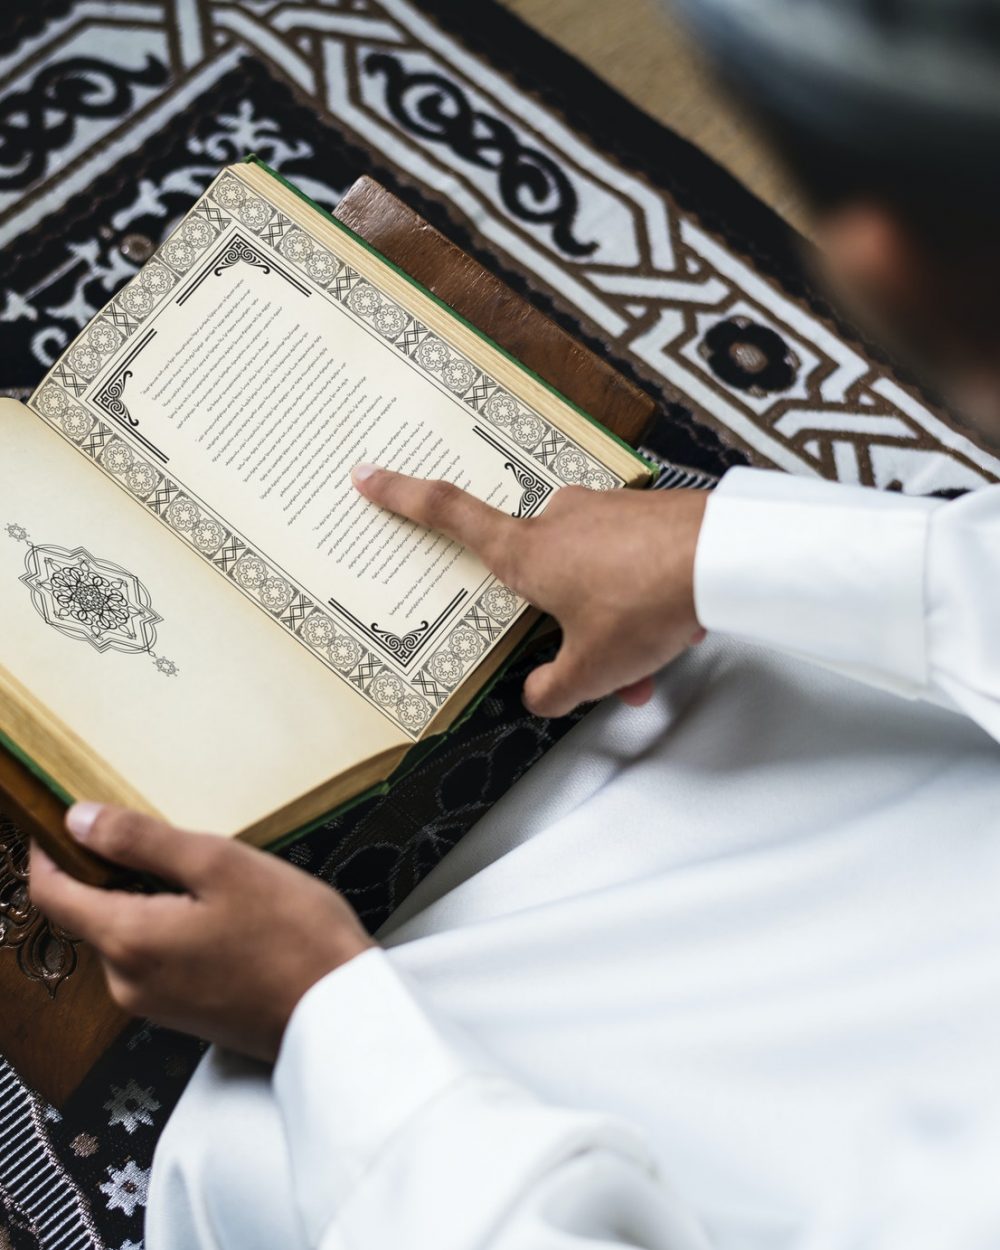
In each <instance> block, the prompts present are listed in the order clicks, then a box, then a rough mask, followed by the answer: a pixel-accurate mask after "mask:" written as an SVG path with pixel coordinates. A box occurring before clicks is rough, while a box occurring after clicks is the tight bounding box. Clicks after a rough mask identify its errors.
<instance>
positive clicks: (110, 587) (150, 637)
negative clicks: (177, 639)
mask: <svg viewBox="0 0 1000 1250" xmlns="http://www.w3.org/2000/svg"><path fill="white" fill-rule="evenodd" d="M7 534H8V536H9V537H10V538H12V539H14V540H15V542H23V543H25V544H26V546H27V548H28V554H27V555H26V557H25V561H24V567H25V572H24V573H23V574H22V575H21V578H20V580H21V581H22V582H23V583H24V585H25V586H27V587H28V590H29V592H30V594H31V602H32V604H33V605H34V607H35V610H36V611H37V612H38V614H39V616H41V618H42V620H43V621H45V623H46V624H47V625H50V626H51V627H52V628H53V629H55V630H57V631H58V632H59V633H60V634H63V635H64V636H65V637H67V638H75V639H80V640H81V641H85V642H88V643H89V644H90V645H91V646H92V647H94V649H95V650H97V651H100V652H105V651H108V650H111V651H122V652H126V653H131V654H138V653H140V652H143V653H146V654H148V655H149V656H150V657H151V658H152V659H153V660H156V659H157V658H158V657H157V656H156V654H155V652H154V651H153V644H154V643H155V641H156V626H157V625H158V624H159V623H160V620H161V617H160V616H159V614H158V613H157V612H155V611H154V610H153V606H152V604H151V603H150V598H149V592H148V591H147V590H146V588H145V586H143V584H142V582H140V581H139V579H138V578H137V577H136V576H135V574H134V573H130V572H129V571H128V570H127V569H124V568H122V567H121V566H120V565H118V564H112V563H111V561H110V560H102V559H98V558H97V557H96V556H93V555H91V553H90V552H89V551H87V550H86V549H85V548H83V547H76V548H75V549H73V550H72V551H70V550H67V549H66V548H65V547H54V546H44V547H43V546H37V545H36V544H34V543H32V541H31V539H30V537H29V535H28V533H27V531H26V530H25V528H24V526H23V525H18V524H16V523H10V524H8V526H7ZM161 671H162V670H161Z"/></svg>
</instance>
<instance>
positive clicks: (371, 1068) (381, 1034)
mask: <svg viewBox="0 0 1000 1250" xmlns="http://www.w3.org/2000/svg"><path fill="white" fill-rule="evenodd" d="M274 1090H275V1096H276V1098H277V1101H278V1105H279V1107H280V1109H281V1114H282V1118H283V1120H284V1124H285V1130H286V1137H287V1141H288V1149H289V1153H290V1157H291V1165H292V1178H293V1184H294V1187H295V1195H296V1201H297V1204H298V1206H299V1211H300V1215H301V1217H302V1221H303V1225H304V1227H305V1229H306V1233H307V1236H308V1244H309V1245H310V1247H314V1248H315V1250H344V1248H346V1247H351V1250H385V1248H386V1247H387V1246H400V1247H402V1246H405V1247H407V1250H473V1248H475V1250H598V1248H599V1247H605V1248H609V1247H611V1246H617V1247H635V1248H638V1250H707V1247H708V1242H707V1241H706V1240H705V1238H704V1236H703V1234H702V1232H701V1231H700V1228H699V1226H698V1224H697V1222H696V1221H695V1220H694V1219H693V1218H692V1217H691V1216H690V1215H689V1214H688V1213H687V1212H686V1211H685V1210H684V1208H683V1206H682V1204H681V1203H680V1201H679V1200H678V1199H677V1198H676V1197H675V1196H674V1195H672V1194H671V1193H670V1192H669V1190H668V1189H667V1188H666V1186H665V1185H664V1184H663V1183H662V1181H661V1180H660V1179H659V1178H658V1176H657V1174H656V1170H655V1167H654V1166H653V1164H652V1161H651V1159H650V1157H649V1154H648V1152H647V1150H646V1147H645V1145H644V1143H643V1140H642V1137H641V1135H640V1134H639V1133H638V1132H637V1131H636V1130H634V1129H632V1128H630V1127H629V1126H628V1125H625V1124H622V1123H620V1122H618V1121H616V1120H613V1119H612V1118H610V1117H607V1116H604V1115H600V1114H596V1113H595V1114H588V1113H583V1112H578V1111H572V1110H567V1109H563V1108H559V1107H553V1106H549V1105H546V1104H545V1103H543V1102H541V1101H540V1100H538V1099H537V1098H535V1097H534V1096H533V1095H532V1094H531V1093H529V1092H528V1091H527V1090H526V1089H524V1088H522V1087H520V1086H519V1085H517V1083H516V1082H514V1081H512V1080H510V1079H509V1078H507V1077H505V1076H504V1075H503V1074H501V1073H500V1072H498V1071H497V1070H496V1069H495V1067H494V1065H493V1064H492V1063H490V1062H489V1061H488V1060H487V1059H485V1058H484V1057H483V1056H480V1055H478V1054H477V1053H476V1052H475V1048H474V1047H473V1046H472V1045H471V1043H470V1042H469V1040H468V1039H467V1038H464V1037H462V1036H459V1035H457V1034H456V1033H455V1031H454V1029H453V1028H452V1027H450V1026H449V1025H448V1024H447V1023H446V1022H443V1021H436V1020H434V1019H433V1018H432V1015H431V1014H430V1012H429V1011H428V1010H427V1008H426V1007H424V1006H423V1005H422V1004H421V1002H420V1000H419V997H418V995H417V993H416V991H415V990H414V988H413V987H412V986H411V985H410V984H409V983H408V982H407V981H406V980H405V979H404V978H403V976H402V975H401V974H400V973H399V972H398V971H397V970H396V969H395V967H394V966H393V964H392V962H391V961H390V959H389V957H388V956H387V955H386V953H385V952H384V951H382V950H380V949H373V950H370V951H367V952H365V953H364V954H363V955H360V956H358V957H357V958H356V959H353V960H351V961H350V962H349V963H347V964H345V965H343V966H342V967H341V968H338V969H337V970H336V971H335V972H332V973H331V974H330V975H329V976H327V977H325V978H324V979H323V980H322V981H320V982H319V983H318V984H317V985H315V986H313V988H312V989H311V990H310V991H309V992H308V993H307V994H306V995H305V997H304V998H303V999H302V1001H301V1002H300V1003H299V1005H298V1006H297V1007H296V1009H295V1011H294V1013H293V1015H292V1018H291V1020H290V1021H289V1025H288V1028H287V1030H286V1033H285V1038H284V1041H283V1043H282V1047H281V1054H280V1055H279V1058H278V1062H277V1064H276V1066H275V1072H274Z"/></svg>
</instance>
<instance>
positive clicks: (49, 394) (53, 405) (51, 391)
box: [35, 382, 70, 417]
mask: <svg viewBox="0 0 1000 1250" xmlns="http://www.w3.org/2000/svg"><path fill="white" fill-rule="evenodd" d="M35 402H36V403H37V404H38V407H39V409H40V410H41V411H42V412H43V413H44V414H45V416H47V417H60V416H62V414H63V413H64V412H65V411H66V409H67V407H68V406H69V403H70V398H69V396H68V395H67V394H66V392H65V391H64V390H63V389H62V387H59V386H53V385H52V384H51V382H50V383H48V384H47V385H46V386H43V387H42V389H41V390H40V391H39V393H38V399H37V400H36V401H35Z"/></svg>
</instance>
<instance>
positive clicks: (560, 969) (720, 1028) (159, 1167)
mask: <svg viewBox="0 0 1000 1250" xmlns="http://www.w3.org/2000/svg"><path fill="white" fill-rule="evenodd" d="M695 573H696V601H697V608H698V614H699V617H700V619H701V621H702V623H703V624H704V625H705V626H706V627H707V628H708V629H709V630H710V631H711V634H712V636H711V637H710V639H709V641H708V642H707V643H705V644H703V646H702V647H699V648H697V649H695V650H694V651H692V652H690V653H688V655H687V656H686V657H684V658H683V659H682V660H680V661H679V662H678V663H676V664H675V665H672V666H670V667H669V668H668V669H667V670H665V671H664V673H662V674H661V675H660V677H659V679H658V684H657V692H656V696H655V698H654V700H653V702H652V703H651V704H650V705H648V706H647V707H646V708H644V709H641V710H638V711H636V710H632V709H628V708H625V707H623V706H621V705H618V704H616V703H614V702H608V703H607V704H605V705H604V706H603V707H601V708H599V709H597V710H596V711H595V712H594V713H592V714H591V715H590V716H589V717H587V718H586V720H584V721H583V722H582V724H581V725H579V726H578V727H577V728H576V729H574V730H573V731H572V732H571V733H570V734H569V735H568V736H567V737H566V738H565V739H564V740H563V741H562V742H561V743H560V744H559V745H558V746H556V747H555V748H553V750H552V751H551V752H550V753H549V754H548V755H547V756H546V758H545V759H544V760H542V761H541V763H540V764H539V765H537V766H536V767H535V768H534V769H533V770H532V772H531V773H530V774H529V775H528V776H527V777H526V778H525V779H524V780H522V781H521V782H520V783H519V784H518V785H517V786H516V787H515V788H514V789H513V790H512V791H511V792H510V794H508V795H507V796H506V797H505V798H504V799H503V800H502V801H501V802H500V803H498V804H497V805H496V807H494V809H493V810H492V811H491V812H490V813H489V814H488V815H487V816H486V817H485V818H484V819H483V820H482V821H481V822H480V823H479V824H478V825H477V826H476V827H475V829H473V830H472V831H471V832H470V834H469V835H468V836H467V838H466V839H465V840H464V841H463V843H461V844H460V845H459V847H458V848H457V849H456V850H455V851H454V852H452V854H451V855H450V856H449V857H448V858H447V859H446V860H445V861H444V863H443V864H442V865H440V866H439V868H438V869H437V870H436V871H435V872H434V873H433V874H432V875H431V876H430V877H429V878H428V880H427V881H425V882H424V883H423V885H422V886H421V887H419V888H418V890H417V892H416V894H415V895H414V896H413V898H412V899H411V900H409V901H408V903H407V904H405V905H404V908H403V909H402V910H401V912H400V913H398V914H397V916H396V917H394V919H393V921H392V922H391V923H390V925H389V926H388V927H387V930H386V932H385V934H384V935H383V948H382V949H379V950H373V951H370V952H368V953H366V954H364V955H362V956H360V957H359V958H357V959H355V960H353V961H351V962H350V963H348V964H346V965H345V966H343V967H342V968H340V969H338V970H337V971H335V972H333V973H331V974H330V975H329V976H327V977H326V978H325V979H324V980H322V981H320V982H319V983H318V984H317V985H316V986H314V987H313V989H311V990H310V991H309V992H308V993H307V994H306V996H305V997H304V999H303V1000H302V1001H301V1003H300V1004H299V1006H298V1007H297V1008H296V1010H295V1012H294V1014H293V1016H292V1019H291V1021H290V1024H289V1026H288V1029H287V1033H286V1036H285V1039H284V1042H283V1045H282V1049H281V1054H280V1056H279V1059H278V1062H277V1064H276V1066H275V1068H274V1070H273V1072H271V1071H270V1070H268V1069H265V1068H263V1067H262V1066H259V1065H256V1064H253V1063H249V1062H247V1061H243V1060H240V1059H237V1058H236V1057H234V1056H232V1055H227V1054H223V1053H219V1052H210V1054H209V1056H208V1058H207V1059H206V1061H205V1063H204V1064H203V1065H202V1067H201V1068H200V1069H199V1071H198V1073H197V1074H196V1076H195V1078H194V1080H193V1082H192V1084H191V1086H190V1088H189V1090H188V1092H187V1093H186V1094H185V1096H184V1098H183V1099H182V1101H181V1104H180V1106H179V1108H178V1110H177V1111H176V1113H175V1115H174V1116H173V1118H172V1119H171V1121H170V1123H169V1124H168V1126H167V1129H166V1132H165V1134H164V1137H163V1139H162V1141H161V1143H160V1147H159V1150H158V1152H157V1156H156V1161H155V1163H154V1168H153V1177H152V1184H151V1193H150V1206H149V1218H148V1240H147V1247H148V1250H202V1248H205V1250H208V1248H212V1250H230V1248H231V1250H258V1248H260V1250H264V1248H265V1247H266V1248H267V1250H275V1248H277V1247H281V1250H298V1248H302V1247H313V1248H321V1250H341V1248H345V1250H346V1248H347V1247H350V1248H351V1250H424V1248H427V1250H431V1248H433V1250H472V1248H473V1247H476V1248H481V1250H487V1248H488V1250H529V1248H530V1250H596V1248H597V1247H610V1246H627V1247H646V1248H650V1250H654V1248H655V1250H693V1248H695V1247H714V1248H716V1250H728V1248H732V1250H737V1248H739V1250H779V1248H782V1250H783V1248H785V1247H795V1248H799V1247H802V1248H808V1250H853V1248H855V1247H857V1248H861V1247H864V1248H865V1250H897V1248H898V1250H919V1248H920V1247H925V1246H926V1247H947V1250H978V1248H979V1247H986V1246H990V1247H993V1246H996V1245H997V1244H1000V1181H998V1179H997V1166H998V1159H1000V748H998V746H997V743H996V741H995V739H997V738H998V737H1000V629H998V625H1000V487H996V488H991V489H987V490H984V491H982V492H981V493H979V494H977V495H975V496H969V497H967V498H965V499H962V500H959V501H955V502H950V503H944V502H941V501H934V500H918V499H910V498H905V497H902V496H899V495H885V494H878V493H876V492H874V491H866V490H860V489H851V488H845V487H842V486H835V485H830V484H827V483H819V482H807V481H802V480H798V479H793V478H788V477H785V476H783V475H778V474H771V473H761V472H756V471H750V470H736V471H733V472H731V473H730V474H728V475H727V477H726V478H725V479H724V481H723V483H722V485H721V487H720V488H719V489H718V491H717V492H716V493H715V494H714V495H713V497H712V499H711V500H710V502H709V504H708V508H707V513H706V518H705V523H704V527H703V531H702V535H701V538H700V541H699V546H698V553H697V559H696V568H695ZM623 645H627V640H623ZM810 661H818V662H819V663H818V664H817V663H812V662H810ZM845 673H850V674H852V676H845V675H844V674H845ZM858 678H861V679H862V680H861V681H859V680H857V679H858ZM901 696H902V697H901ZM270 940H274V937H273V935H272V937H271V939H270ZM279 940H280V939H279Z"/></svg>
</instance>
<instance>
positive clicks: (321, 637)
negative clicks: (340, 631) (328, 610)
mask: <svg viewBox="0 0 1000 1250" xmlns="http://www.w3.org/2000/svg"><path fill="white" fill-rule="evenodd" d="M299 632H300V633H301V635H302V637H303V638H304V639H305V640H306V642H308V644H309V645H310V647H317V648H322V647H328V646H329V645H330V643H331V642H333V640H334V638H336V636H337V631H336V629H335V628H334V625H333V621H331V620H330V618H329V617H328V616H324V615H323V613H322V612H314V613H313V614H312V616H308V617H306V619H305V621H304V622H303V624H302V628H301V630H300V631H299Z"/></svg>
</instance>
